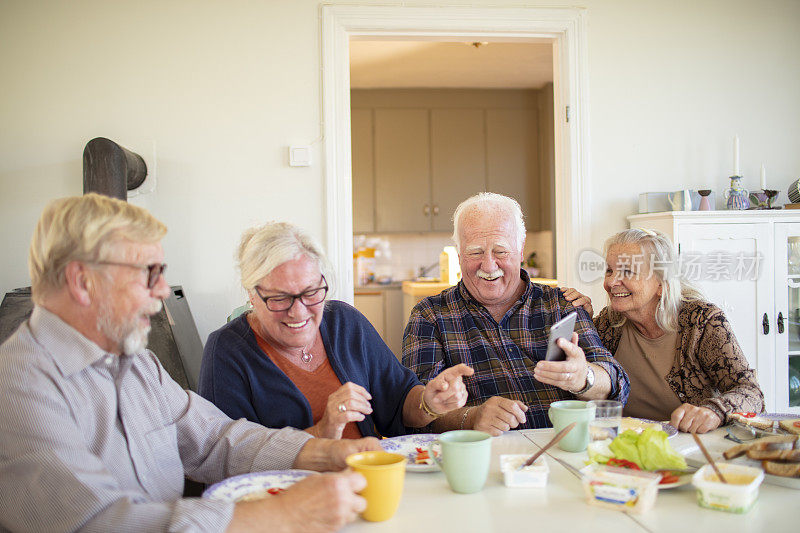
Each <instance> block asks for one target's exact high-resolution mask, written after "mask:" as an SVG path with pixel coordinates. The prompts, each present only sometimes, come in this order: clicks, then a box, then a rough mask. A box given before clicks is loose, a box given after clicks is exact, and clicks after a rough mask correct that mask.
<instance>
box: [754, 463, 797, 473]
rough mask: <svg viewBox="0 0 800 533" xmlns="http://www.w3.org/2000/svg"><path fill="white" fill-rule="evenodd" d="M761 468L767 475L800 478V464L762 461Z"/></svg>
mask: <svg viewBox="0 0 800 533" xmlns="http://www.w3.org/2000/svg"><path fill="white" fill-rule="evenodd" d="M761 467H762V468H763V469H764V472H766V473H767V474H772V475H773V476H781V477H800V463H779V462H776V461H761Z"/></svg>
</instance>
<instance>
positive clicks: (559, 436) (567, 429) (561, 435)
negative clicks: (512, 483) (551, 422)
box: [517, 422, 577, 470]
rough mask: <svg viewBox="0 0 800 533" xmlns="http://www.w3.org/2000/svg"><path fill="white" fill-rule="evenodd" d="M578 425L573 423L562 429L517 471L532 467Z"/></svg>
mask: <svg viewBox="0 0 800 533" xmlns="http://www.w3.org/2000/svg"><path fill="white" fill-rule="evenodd" d="M576 424H577V422H573V423H571V424H570V425H568V426H567V427H565V428H564V429H562V430H561V431H559V432H558V433H556V436H555V437H553V438H552V439H550V442H548V443H547V444H545V445H544V447H542V449H540V450H539V451H538V452H536V453H534V454H533V455H531V456H530V458H529V459H528V460H527V461H525V462H524V463H522V464H521V465H520V466H519V467H517V470H522V469H523V468H525V467H526V466H531V465H532V464H533V463H534V461H536V459H538V458H539V456H540V455H542V454H543V453H544V452H546V451H547V450H548V449H549V448H552V447H553V446H554V445H555V444H557V443H558V441H560V440H561V439H563V438H564V435H566V434H567V433H569V432H570V431H572V428H574V427H575V425H576Z"/></svg>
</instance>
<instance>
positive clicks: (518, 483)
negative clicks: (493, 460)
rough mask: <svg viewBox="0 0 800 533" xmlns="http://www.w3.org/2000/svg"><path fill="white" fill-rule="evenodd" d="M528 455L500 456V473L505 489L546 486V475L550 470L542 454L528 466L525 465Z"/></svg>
mask: <svg viewBox="0 0 800 533" xmlns="http://www.w3.org/2000/svg"><path fill="white" fill-rule="evenodd" d="M529 458H530V455H523V454H511V455H501V456H500V471H501V472H503V483H505V485H506V487H544V486H546V485H547V474H548V473H550V468H549V467H548V466H547V460H546V459H545V457H544V454H542V455H540V456H539V457H537V458H536V461H534V463H533V464H532V465H530V466H524V467H522V469H520V468H519V467H520V466H522V465H523V464H525V461H527V460H528V459H529Z"/></svg>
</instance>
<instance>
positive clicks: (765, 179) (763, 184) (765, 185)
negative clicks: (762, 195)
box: [761, 163, 767, 191]
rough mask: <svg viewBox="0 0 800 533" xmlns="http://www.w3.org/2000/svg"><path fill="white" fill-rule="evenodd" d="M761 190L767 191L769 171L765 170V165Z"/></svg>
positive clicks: (762, 165) (762, 168) (762, 171)
mask: <svg viewBox="0 0 800 533" xmlns="http://www.w3.org/2000/svg"><path fill="white" fill-rule="evenodd" d="M761 190H762V191H766V190H767V171H766V169H764V163H761Z"/></svg>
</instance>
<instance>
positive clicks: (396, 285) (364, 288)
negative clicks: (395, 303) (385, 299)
mask: <svg viewBox="0 0 800 533" xmlns="http://www.w3.org/2000/svg"><path fill="white" fill-rule="evenodd" d="M402 286H403V282H402V281H393V282H391V283H370V284H369V285H361V286H357V287H354V292H355V293H356V294H359V293H365V292H375V291H392V290H400V289H401V288H402Z"/></svg>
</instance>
